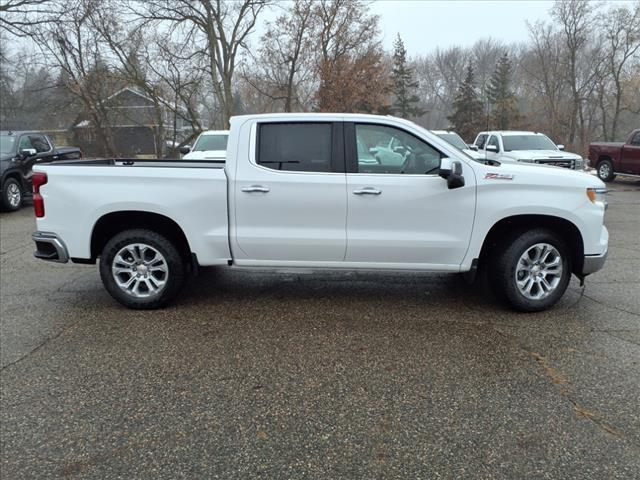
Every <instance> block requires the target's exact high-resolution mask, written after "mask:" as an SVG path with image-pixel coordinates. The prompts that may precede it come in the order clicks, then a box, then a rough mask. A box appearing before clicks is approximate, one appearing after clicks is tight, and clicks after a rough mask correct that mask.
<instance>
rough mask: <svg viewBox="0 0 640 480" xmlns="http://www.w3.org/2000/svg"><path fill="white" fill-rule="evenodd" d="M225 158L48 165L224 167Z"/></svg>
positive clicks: (95, 160) (102, 160)
mask: <svg viewBox="0 0 640 480" xmlns="http://www.w3.org/2000/svg"><path fill="white" fill-rule="evenodd" d="M224 164H225V161H224V160H179V159H166V158H150V159H140V158H93V159H78V160H63V161H61V162H55V163H52V164H48V166H74V167H165V168H167V167H168V168H224Z"/></svg>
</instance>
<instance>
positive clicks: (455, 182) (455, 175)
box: [438, 158, 464, 190]
mask: <svg viewBox="0 0 640 480" xmlns="http://www.w3.org/2000/svg"><path fill="white" fill-rule="evenodd" d="M438 175H440V176H441V177H442V178H444V179H445V180H446V181H447V187H449V189H450V190H451V189H454V188H460V187H464V177H463V176H462V163H460V162H458V161H453V162H452V161H451V159H450V158H443V159H442V160H441V161H440V171H439V172H438Z"/></svg>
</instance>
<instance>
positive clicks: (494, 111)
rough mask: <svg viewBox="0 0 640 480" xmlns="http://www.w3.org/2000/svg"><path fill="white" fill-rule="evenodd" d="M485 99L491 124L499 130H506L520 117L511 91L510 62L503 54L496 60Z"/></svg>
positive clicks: (506, 55) (507, 56)
mask: <svg viewBox="0 0 640 480" xmlns="http://www.w3.org/2000/svg"><path fill="white" fill-rule="evenodd" d="M487 97H488V99H489V104H490V105H491V123H492V124H493V126H494V127H495V128H497V129H499V130H508V129H509V128H511V127H512V126H513V124H514V123H516V122H517V121H518V119H519V117H520V115H519V113H518V107H517V105H516V96H515V94H514V93H513V92H512V91H511V62H510V61H509V55H508V54H507V53H505V54H504V55H502V57H500V60H498V65H497V66H496V70H495V71H494V72H493V75H492V76H491V79H490V80H489V85H488V86H487Z"/></svg>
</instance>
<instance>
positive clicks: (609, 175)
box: [596, 160, 616, 182]
mask: <svg viewBox="0 0 640 480" xmlns="http://www.w3.org/2000/svg"><path fill="white" fill-rule="evenodd" d="M596 171H597V172H598V178H599V179H600V180H602V181H603V182H613V180H614V179H615V178H616V175H615V173H614V172H613V164H612V163H611V161H609V160H602V161H600V162H598V166H597V167H596Z"/></svg>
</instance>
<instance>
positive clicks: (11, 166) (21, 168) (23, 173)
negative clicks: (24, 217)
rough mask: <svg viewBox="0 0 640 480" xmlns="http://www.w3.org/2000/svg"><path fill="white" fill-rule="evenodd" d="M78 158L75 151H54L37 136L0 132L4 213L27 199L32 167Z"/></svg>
mask: <svg viewBox="0 0 640 480" xmlns="http://www.w3.org/2000/svg"><path fill="white" fill-rule="evenodd" d="M74 158H82V152H81V151H80V149H79V148H76V147H54V145H53V142H52V141H51V139H50V138H49V137H48V136H47V135H45V134H43V133H38V132H11V131H4V132H0V188H2V190H1V191H0V198H1V200H0V203H1V204H2V208H3V209H4V210H9V211H14V210H18V209H19V208H20V207H21V206H22V203H23V201H24V199H25V198H26V197H30V196H31V173H32V172H31V170H32V167H33V166H34V165H35V164H40V163H46V162H55V161H58V160H70V159H74Z"/></svg>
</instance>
